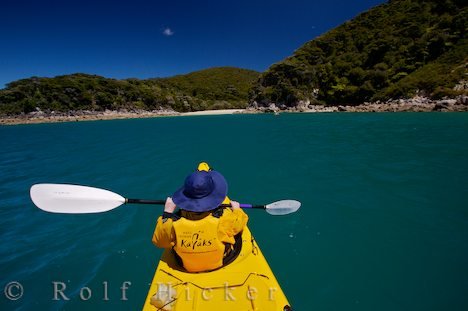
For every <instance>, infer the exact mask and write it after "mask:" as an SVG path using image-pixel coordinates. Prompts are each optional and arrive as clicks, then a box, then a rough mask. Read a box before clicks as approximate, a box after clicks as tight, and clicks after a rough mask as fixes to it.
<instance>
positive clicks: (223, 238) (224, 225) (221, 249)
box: [153, 162, 248, 272]
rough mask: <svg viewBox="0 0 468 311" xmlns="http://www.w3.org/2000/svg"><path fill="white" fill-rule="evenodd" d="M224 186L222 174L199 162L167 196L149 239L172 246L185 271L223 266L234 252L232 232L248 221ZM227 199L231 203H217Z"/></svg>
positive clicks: (161, 246) (238, 230) (162, 245)
mask: <svg viewBox="0 0 468 311" xmlns="http://www.w3.org/2000/svg"><path fill="white" fill-rule="evenodd" d="M227 190H228V185H227V182H226V180H225V178H224V177H223V175H221V174H220V173H219V172H217V171H214V170H211V169H210V168H209V166H208V164H207V163H204V162H202V163H200V164H199V166H198V170H197V171H196V172H194V173H192V174H190V175H189V176H187V178H186V179H185V183H184V185H183V186H182V187H181V188H180V189H179V190H177V191H176V192H175V193H174V194H173V195H172V197H168V198H167V200H166V204H165V207H164V213H163V215H162V216H160V217H159V218H158V221H157V224H156V228H155V231H154V234H153V243H154V244H155V245H156V246H158V247H160V248H172V249H173V250H174V251H175V252H176V254H177V255H178V256H179V257H180V259H181V261H182V264H183V266H184V268H185V269H186V270H187V271H189V272H201V271H209V270H214V269H217V268H220V267H221V266H223V261H224V262H226V259H227V258H229V256H230V254H231V253H234V252H233V250H234V248H235V244H236V236H237V235H238V234H239V233H241V232H242V230H243V229H244V227H245V226H246V224H247V221H248V216H247V214H246V213H244V211H243V210H242V209H241V208H240V205H239V203H238V202H236V201H231V200H229V198H228V197H227V196H226V195H227ZM229 203H230V204H231V207H228V208H225V207H220V205H221V204H229ZM176 207H178V208H179V210H178V211H177V212H175V209H176Z"/></svg>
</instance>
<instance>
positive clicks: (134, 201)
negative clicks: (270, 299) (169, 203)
mask: <svg viewBox="0 0 468 311" xmlns="http://www.w3.org/2000/svg"><path fill="white" fill-rule="evenodd" d="M125 203H127V204H153V205H164V204H166V201H165V200H143V199H125ZM220 206H221V207H231V204H221V205H220ZM240 207H241V208H258V209H266V206H265V205H252V204H240Z"/></svg>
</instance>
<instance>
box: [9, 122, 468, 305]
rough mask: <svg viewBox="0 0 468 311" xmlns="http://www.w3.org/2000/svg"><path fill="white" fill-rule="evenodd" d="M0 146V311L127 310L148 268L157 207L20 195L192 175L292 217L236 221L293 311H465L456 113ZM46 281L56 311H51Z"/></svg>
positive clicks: (99, 126) (103, 126)
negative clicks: (55, 201)
mask: <svg viewBox="0 0 468 311" xmlns="http://www.w3.org/2000/svg"><path fill="white" fill-rule="evenodd" d="M0 141H1V143H2V146H1V151H0V239H1V244H0V289H1V291H0V310H62V309H63V310H139V309H140V308H141V306H142V304H143V302H144V299H145V297H146V293H147V290H148V284H149V283H150V282H151V279H152V277H153V273H154V270H155V268H156V264H157V262H158V259H159V257H160V255H161V253H162V251H161V250H160V249H157V248H155V247H154V246H153V245H152V243H151V236H152V233H153V229H154V226H155V222H156V219H157V217H158V216H159V215H160V214H161V207H160V206H138V205H132V206H130V205H128V206H121V207H119V208H117V209H115V210H113V211H111V212H107V213H102V214H88V215H63V214H50V213H46V212H43V211H41V210H39V209H38V208H36V207H35V206H34V205H33V204H32V202H31V201H30V199H29V188H30V187H31V185H33V184H35V183H43V182H48V183H73V184H82V185H89V186H95V187H100V188H106V189H109V190H112V191H114V192H117V193H119V194H121V195H123V196H126V197H132V198H147V199H164V198H165V197H166V196H168V195H170V194H171V193H172V192H173V191H174V190H175V189H176V188H178V187H179V186H180V185H181V184H182V182H183V179H184V178H185V176H186V175H187V174H188V173H190V172H191V171H193V170H194V169H195V168H196V165H197V163H198V162H200V161H207V162H209V163H210V164H211V165H212V167H214V168H215V169H216V170H218V171H220V172H222V173H223V174H224V175H225V177H226V178H227V180H228V182H229V193H230V197H232V198H234V199H236V200H238V201H240V202H242V203H254V204H264V203H270V202H274V201H277V200H280V199H297V200H300V201H301V202H302V204H303V206H302V208H301V209H300V210H299V211H298V212H297V213H295V214H291V215H288V216H282V217H275V216H271V215H268V214H266V213H265V212H262V211H256V210H255V211H248V213H249V216H250V220H249V225H250V228H251V230H252V232H253V233H254V235H255V236H256V239H257V241H258V243H259V245H260V246H261V248H262V250H263V252H264V254H265V256H266V258H267V259H268V261H269V263H270V265H271V267H272V269H273V271H274V272H275V274H276V276H277V278H278V280H279V282H280V284H281V285H282V287H283V289H284V291H285V293H286V295H287V296H288V298H289V300H290V302H291V304H292V306H293V307H294V309H295V310H299V311H300V310H369V311H371V310H372V311H374V310H392V311H393V310H425V311H426V310H451V311H455V310H468V264H467V263H468V114H467V113H388V114H385V113H380V114H370V113H369V114H347V113H343V114H340V113H334V114H281V115H279V116H274V115H226V116H199V117H172V118H171V117H170V118H154V119H136V120H115V121H96V122H76V123H62V124H38V125H18V126H2V127H0ZM11 282H19V283H20V284H21V286H22V289H23V291H22V296H21V297H18V295H19V293H20V289H19V288H18V287H9V286H11V285H8V284H11ZM53 282H59V283H60V285H59V286H60V287H62V286H65V287H66V288H65V290H64V292H65V294H66V296H67V298H69V300H64V299H63V297H60V296H59V297H56V298H59V300H53V298H54V296H53ZM124 282H131V285H129V286H128V287H129V288H128V290H127V291H126V298H127V299H128V300H121V299H122V293H121V287H122V284H123V283H124ZM57 284H58V283H57ZM83 287H87V288H89V292H87V293H85V294H87V295H88V294H89V293H91V297H90V298H89V300H87V301H83V300H81V299H80V297H79V293H80V289H82V288H83ZM106 287H107V289H106ZM7 295H12V296H14V297H16V298H19V299H17V300H10V299H7V297H6V296H7ZM87 295H86V296H87ZM105 298H108V299H107V300H106V299H105Z"/></svg>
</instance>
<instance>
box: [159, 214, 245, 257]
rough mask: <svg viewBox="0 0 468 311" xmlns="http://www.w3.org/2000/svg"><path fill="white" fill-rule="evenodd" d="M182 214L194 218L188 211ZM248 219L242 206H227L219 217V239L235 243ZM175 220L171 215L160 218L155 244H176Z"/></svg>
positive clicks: (171, 245) (167, 246) (160, 245)
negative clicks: (235, 207) (235, 237)
mask: <svg viewBox="0 0 468 311" xmlns="http://www.w3.org/2000/svg"><path fill="white" fill-rule="evenodd" d="M208 214H209V213H208ZM181 216H182V217H186V218H189V219H192V220H194V219H193V214H192V213H190V212H187V211H181ZM248 219H249V216H247V214H246V213H245V212H244V211H243V210H242V209H240V208H237V209H234V210H233V209H231V208H225V209H224V211H223V214H222V215H221V217H220V218H219V225H218V239H219V241H221V242H223V243H229V244H234V243H235V240H234V236H235V235H236V234H238V233H240V232H241V231H242V230H243V229H244V227H245V225H246V224H247V221H248ZM174 221H177V220H174V219H173V218H171V217H163V216H160V217H159V218H158V221H157V223H156V228H155V229H154V233H153V239H152V241H153V243H154V245H156V246H157V247H160V248H172V247H173V246H174V245H175V244H176V235H175V231H174V226H173V223H174Z"/></svg>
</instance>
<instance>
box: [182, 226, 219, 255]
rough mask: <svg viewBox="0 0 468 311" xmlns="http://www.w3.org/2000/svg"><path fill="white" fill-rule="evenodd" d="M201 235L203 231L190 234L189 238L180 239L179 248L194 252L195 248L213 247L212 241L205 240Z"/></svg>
mask: <svg viewBox="0 0 468 311" xmlns="http://www.w3.org/2000/svg"><path fill="white" fill-rule="evenodd" d="M202 234H203V231H199V232H197V233H194V234H192V235H191V237H189V238H184V239H181V240H180V245H179V247H182V248H185V249H191V250H196V249H197V248H203V247H209V246H211V245H213V239H207V238H205V237H203V236H202Z"/></svg>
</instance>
